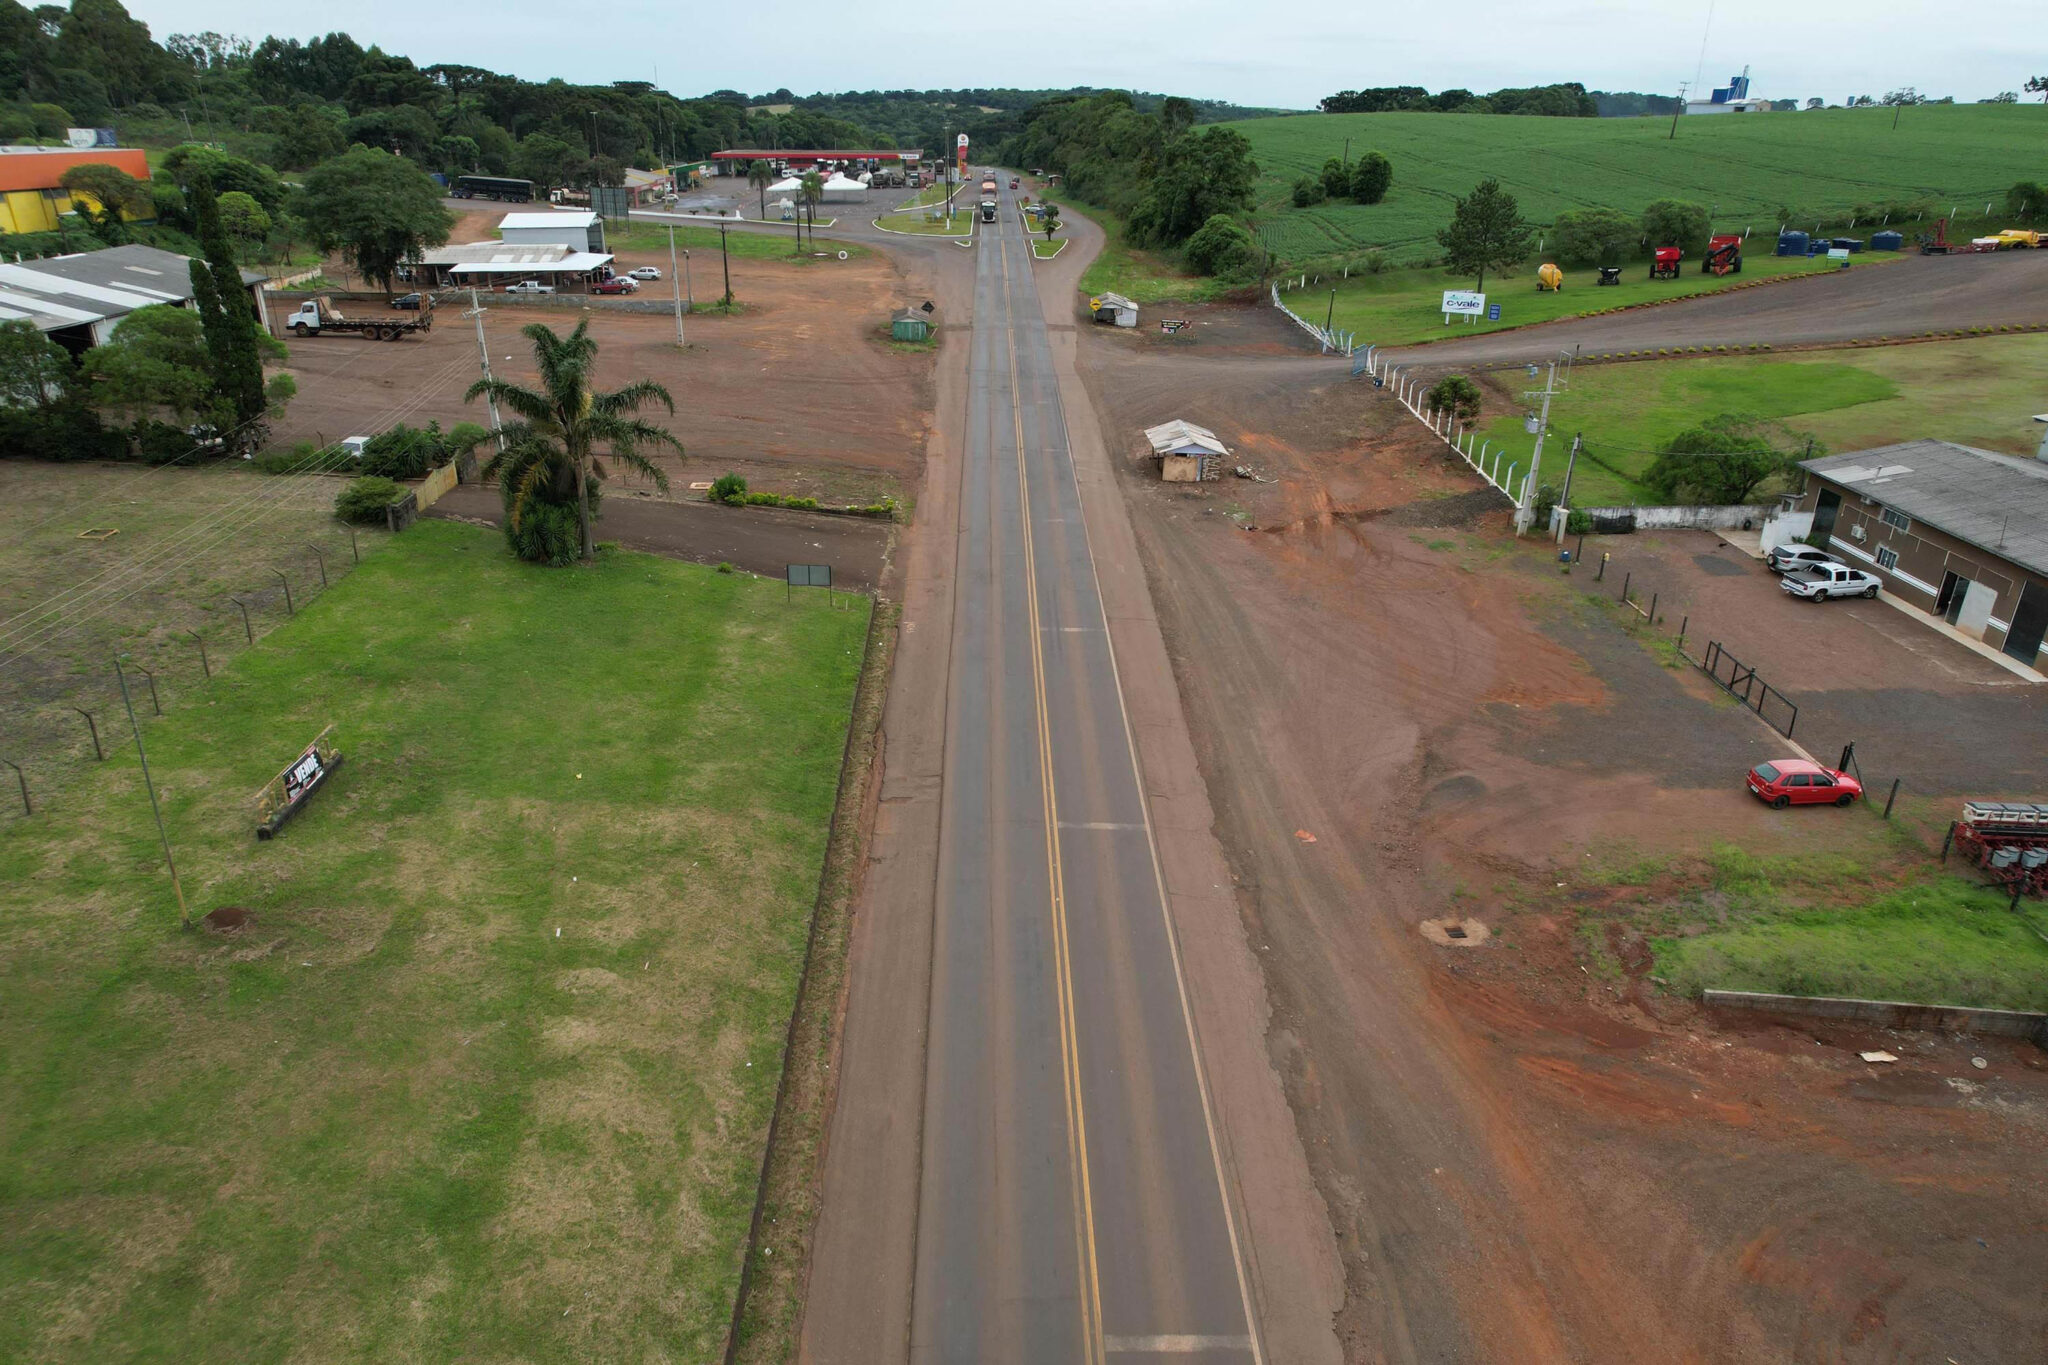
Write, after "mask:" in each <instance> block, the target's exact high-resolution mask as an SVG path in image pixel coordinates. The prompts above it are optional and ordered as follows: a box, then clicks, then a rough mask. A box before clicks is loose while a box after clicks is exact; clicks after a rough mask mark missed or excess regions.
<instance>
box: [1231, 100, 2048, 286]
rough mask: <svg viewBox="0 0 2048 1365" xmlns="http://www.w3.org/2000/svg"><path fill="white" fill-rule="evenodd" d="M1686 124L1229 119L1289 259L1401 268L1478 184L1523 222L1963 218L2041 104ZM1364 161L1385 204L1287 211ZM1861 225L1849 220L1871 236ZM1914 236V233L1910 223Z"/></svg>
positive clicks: (1382, 117) (2013, 177)
mask: <svg viewBox="0 0 2048 1365" xmlns="http://www.w3.org/2000/svg"><path fill="white" fill-rule="evenodd" d="M1893 113H1894V111H1893V110H1891V109H1832V110H1816V111H1814V112H1812V113H1804V112H1802V113H1785V114H1761V115H1754V116H1741V117H1721V118H1689V119H1688V118H1681V119H1680V120H1679V121H1678V132H1677V136H1676V137H1675V138H1674V137H1672V136H1671V120H1669V119H1660V118H1625V119H1567V118H1515V117H1503V116H1499V115H1485V114H1302V115H1296V116H1292V117H1286V118H1263V119H1248V120H1244V121H1241V122H1236V123H1232V124H1229V125H1227V126H1228V127H1231V128H1234V129H1236V130H1237V131H1238V132H1240V133H1242V134H1244V136H1245V137H1246V138H1247V139H1248V140H1249V141H1250V142H1251V145H1252V155H1253V157H1254V159H1256V160H1257V162H1258V164H1259V170H1260V172H1261V179H1260V182H1259V186H1258V189H1257V191H1256V194H1257V199H1258V212H1259V217H1260V221H1261V222H1262V223H1263V224H1270V230H1271V231H1272V232H1273V233H1274V234H1275V245H1276V247H1277V248H1278V249H1279V250H1280V251H1281V253H1282V254H1283V255H1285V256H1288V257H1290V258H1293V259H1297V260H1299V259H1305V258H1308V257H1313V256H1317V255H1327V254H1329V253H1332V252H1339V251H1349V250H1355V249H1358V248H1361V247H1381V248H1384V249H1386V250H1387V251H1388V253H1389V255H1390V256H1391V257H1393V258H1394V259H1397V260H1403V261H1409V260H1415V259H1418V258H1420V257H1424V256H1435V255H1437V254H1438V253H1439V251H1440V248H1439V247H1438V246H1437V244H1436V238H1435V233H1436V231H1437V229H1438V228H1440V227H1442V226H1443V225H1444V224H1445V223H1446V222H1447V221H1449V219H1450V215H1451V206H1452V201H1453V200H1454V199H1455V198H1456V197H1457V196H1459V195H1462V194H1468V193H1470V192H1471V189H1472V187H1473V185H1475V184H1477V183H1478V182H1479V181H1480V180H1481V179H1483V178H1485V177H1487V176H1493V177H1496V178H1497V179H1499V180H1500V182H1501V184H1502V185H1503V186H1504V187H1505V188H1506V189H1507V190H1508V191H1509V192H1510V193H1512V194H1513V195H1514V196H1515V198H1516V200H1517V202H1518V203H1519V204H1520V205H1521V209H1522V213H1523V215H1524V216H1525V217H1527V218H1529V219H1530V220H1531V221H1532V222H1537V223H1549V222H1550V221H1552V220H1553V219H1554V218H1556V217H1557V215H1558V214H1560V213H1562V212H1565V211H1566V210H1568V209H1575V208H1587V207H1604V208H1613V209H1620V210H1622V211H1624V212H1628V213H1635V212H1640V211H1641V209H1642V208H1643V206H1644V205H1646V204H1648V203H1650V202H1651V201H1652V200H1656V199H1665V198H1677V199H1689V200H1692V201H1695V202H1697V203H1700V204H1704V205H1706V206H1707V207H1708V208H1709V210H1710V211H1712V213H1713V215H1714V223H1715V227H1716V229H1717V230H1719V231H1724V232H1740V231H1742V230H1743V229H1744V228H1752V229H1754V230H1755V231H1756V232H1759V233H1762V234H1764V235H1766V236H1770V235H1773V234H1774V233H1775V232H1776V229H1777V226H1778V224H1779V223H1780V222H1781V221H1783V218H1782V217H1781V215H1783V214H1785V213H1787V212H1788V211H1789V212H1790V215H1791V217H1792V220H1793V226H1795V227H1800V226H1808V224H1806V223H1804V222H1802V221H1801V219H1802V217H1803V215H1804V214H1805V213H1806V212H1830V213H1835V212H1849V211H1853V210H1854V209H1855V208H1856V207H1857V206H1859V205H1869V206H1876V205H1879V204H1883V203H1885V202H1888V201H1895V200H1896V201H1922V200H1924V201H1928V202H1933V201H1937V200H1946V201H1948V202H1947V203H1943V204H1941V205H1940V210H1939V211H1941V212H1946V211H1947V209H1948V208H1949V207H1951V206H1954V207H1958V208H1960V209H1961V210H1962V212H1963V213H1964V214H1965V215H1969V214H1976V213H1981V212H1982V211H1983V208H1984V204H1985V201H1987V200H1991V199H2000V200H2002V199H2003V197H2004V195H2005V191H2006V190H2007V189H2008V188H2009V187H2010V186H2011V185H2012V184H2013V183H2014V182H2015V181H2019V180H2034V179H2039V178H2040V169H2041V159H2042V158H2041V146H2042V139H2043V137H2044V136H2048V108H2044V107H2043V106H2042V105H2041V104H2039V103H2038V102H2036V103H2031V104H2016V105H1960V104H1959V105H1941V106H1929V107H1920V108H1914V109H1908V110H1906V111H1905V112H1904V114H1903V115H1902V116H1901V117H1900V118H1899V124H1898V127H1897V129H1896V130H1894V129H1893V127H1892V117H1893ZM1347 138H1348V139H1349V140H1350V146H1351V155H1352V157H1353V158H1354V159H1355V158H1356V157H1358V156H1359V155H1360V154H1361V153H1363V152H1366V151H1369V150H1370V151H1378V152H1382V153H1384V154H1385V155H1386V156H1387V157H1388V158H1389V159H1390V160H1392V162H1393V163H1394V183H1393V188H1392V189H1391V190H1390V191H1389V192H1388V194H1387V197H1386V199H1385V200H1384V201H1383V202H1381V203H1379V204H1372V205H1365V204H1357V203H1352V202H1348V201H1333V202H1330V203H1327V204H1323V205H1319V206H1316V207H1313V208H1307V209H1297V208H1294V207H1293V206H1292V205H1291V204H1290V203H1289V202H1288V194H1289V191H1290V189H1291V187H1292V186H1293V184H1294V182H1295V180H1297V179H1298V178H1300V177H1301V176H1303V175H1307V174H1311V173H1314V172H1316V171H1319V170H1320V169H1321V168H1322V164H1323V162H1324V161H1325V160H1326V159H1328V158H1330V157H1342V156H1343V155H1344V147H1345V140H1346V139H1347ZM1870 226H1871V225H1869V224H1859V226H1858V231H1859V232H1865V231H1866V230H1867V229H1868V228H1869V227H1870ZM1909 232H1910V229H1909Z"/></svg>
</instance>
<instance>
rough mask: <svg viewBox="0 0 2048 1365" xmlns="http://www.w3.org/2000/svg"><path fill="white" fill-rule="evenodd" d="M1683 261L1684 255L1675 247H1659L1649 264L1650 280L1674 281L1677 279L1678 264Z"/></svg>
mask: <svg viewBox="0 0 2048 1365" xmlns="http://www.w3.org/2000/svg"><path fill="white" fill-rule="evenodd" d="M1683 259H1685V253H1684V252H1683V251H1681V250H1679V249H1678V248H1677V247H1675V246H1660V247H1658V248H1657V254H1656V257H1655V258H1654V259H1653V260H1651V262H1650V278H1651V279H1653V280H1675V279H1677V278H1678V263H1679V262H1680V261H1681V260H1683Z"/></svg>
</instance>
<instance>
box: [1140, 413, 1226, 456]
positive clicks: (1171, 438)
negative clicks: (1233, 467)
mask: <svg viewBox="0 0 2048 1365" xmlns="http://www.w3.org/2000/svg"><path fill="white" fill-rule="evenodd" d="M1145 439H1146V440H1147V441H1150V442H1151V443H1152V453H1153V455H1155V456H1160V455H1198V454H1205V453H1206V454H1210V455H1228V454H1229V453H1230V447H1228V446H1226V445H1224V444H1223V442H1222V441H1221V440H1220V439H1218V437H1217V435H1216V433H1215V432H1213V431H1211V430H1209V428H1207V427H1198V426H1196V425H1195V424H1194V423H1193V422H1184V421H1181V420H1179V419H1177V418H1176V419H1175V420H1174V421H1171V422H1162V423H1160V424H1159V425H1158V426H1156V427H1147V428H1145Z"/></svg>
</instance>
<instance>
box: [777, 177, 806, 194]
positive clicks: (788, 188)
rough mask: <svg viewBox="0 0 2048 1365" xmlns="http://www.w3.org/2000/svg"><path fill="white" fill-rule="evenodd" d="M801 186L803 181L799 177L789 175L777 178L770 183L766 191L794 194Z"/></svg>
mask: <svg viewBox="0 0 2048 1365" xmlns="http://www.w3.org/2000/svg"><path fill="white" fill-rule="evenodd" d="M803 187H804V182H803V181H802V180H801V179H799V178H798V177H796V176H791V177H789V179H787V180H778V181H776V182H775V183H774V184H772V185H770V186H769V187H768V193H770V194H795V193H796V192H797V191H798V190H800V189H802V188H803Z"/></svg>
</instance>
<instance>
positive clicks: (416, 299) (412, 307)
mask: <svg viewBox="0 0 2048 1365" xmlns="http://www.w3.org/2000/svg"><path fill="white" fill-rule="evenodd" d="M391 306H392V307H393V308H403V309H407V310H408V311H411V312H418V311H419V310H420V309H421V308H423V307H425V306H426V295H424V294H417V293H415V294H400V295H399V296H398V297H397V298H395V299H393V300H391Z"/></svg>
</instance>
